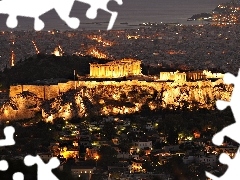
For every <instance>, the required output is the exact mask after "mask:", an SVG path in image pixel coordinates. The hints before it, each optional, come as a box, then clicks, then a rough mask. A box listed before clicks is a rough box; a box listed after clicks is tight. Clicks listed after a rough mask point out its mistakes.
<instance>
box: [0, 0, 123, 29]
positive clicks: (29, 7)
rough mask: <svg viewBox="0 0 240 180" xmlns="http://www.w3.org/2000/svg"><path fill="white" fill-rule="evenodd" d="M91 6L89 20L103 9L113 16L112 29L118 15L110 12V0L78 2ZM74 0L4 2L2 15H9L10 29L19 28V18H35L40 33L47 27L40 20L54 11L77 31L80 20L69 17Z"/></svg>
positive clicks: (7, 23)
mask: <svg viewBox="0 0 240 180" xmlns="http://www.w3.org/2000/svg"><path fill="white" fill-rule="evenodd" d="M77 1H79V2H83V3H86V4H89V5H90V6H91V7H90V8H89V10H88V11H87V13H86V16H87V17H88V18H89V19H95V18H96V17H97V11H98V9H102V10H104V11H106V12H108V13H110V14H111V19H110V22H109V25H108V29H107V30H110V29H112V27H113V25H114V23H115V20H116V18H117V15H118V13H117V12H113V11H110V10H109V9H108V8H107V5H108V3H109V1H110V0H77ZM115 1H116V2H117V3H118V4H119V5H122V4H123V2H122V0H115ZM74 2H75V1H74V0H2V1H0V14H8V15H9V17H8V18H7V22H6V25H7V26H8V27H9V28H16V27H17V26H18V20H17V17H18V16H23V17H29V18H34V29H35V30H36V31H40V30H42V29H43V28H44V27H45V24H44V22H43V21H42V20H41V19H40V18H39V17H40V16H42V15H43V14H45V13H46V12H48V11H50V10H52V9H54V10H55V11H56V12H57V14H58V15H59V17H60V18H61V19H62V20H63V21H64V22H66V24H67V25H68V26H69V27H70V28H72V29H77V28H78V27H79V25H80V20H79V19H78V18H75V17H69V15H70V12H71V10H72V7H73V4H74Z"/></svg>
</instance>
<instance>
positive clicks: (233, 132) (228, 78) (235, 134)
mask: <svg viewBox="0 0 240 180" xmlns="http://www.w3.org/2000/svg"><path fill="white" fill-rule="evenodd" d="M223 80H224V82H225V83H226V84H233V85H234V89H233V92H232V96H231V100H230V102H225V101H222V100H218V101H217V102H216V106H217V108H218V109H219V110H224V109H225V108H227V107H228V106H230V108H231V110H232V113H233V116H234V118H235V121H236V122H235V123H233V124H231V125H229V126H227V127H225V128H223V129H222V130H221V131H220V132H218V133H216V134H215V135H214V136H213V139H212V142H213V143H214V144H215V145H217V146H220V145H222V143H223V142H224V137H225V136H226V137H229V138H230V139H232V140H234V141H235V142H237V143H239V144H240V111H239V103H240V69H239V72H238V76H237V77H235V76H233V75H232V74H230V73H226V74H225V76H224V79H223ZM239 150H240V149H238V151H237V152H236V154H235V157H234V158H233V159H231V158H230V157H229V156H228V155H227V154H225V153H222V154H221V155H220V157H219V161H220V162H221V163H222V164H226V165H228V169H227V171H226V172H225V174H223V175H222V176H221V177H216V176H214V175H212V174H211V173H209V172H206V176H207V177H208V178H210V179H212V180H229V179H231V180H238V179H239V177H240V171H239V164H240V154H239V153H240V152H239Z"/></svg>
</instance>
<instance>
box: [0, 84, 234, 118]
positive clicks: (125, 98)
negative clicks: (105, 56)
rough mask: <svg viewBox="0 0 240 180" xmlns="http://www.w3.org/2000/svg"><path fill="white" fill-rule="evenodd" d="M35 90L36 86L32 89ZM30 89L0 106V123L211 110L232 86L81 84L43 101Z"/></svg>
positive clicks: (230, 90)
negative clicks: (182, 110)
mask: <svg viewBox="0 0 240 180" xmlns="http://www.w3.org/2000/svg"><path fill="white" fill-rule="evenodd" d="M36 87H37V86H36ZM32 88H33V89H28V91H23V92H20V93H19V94H16V95H15V96H14V97H11V99H10V101H9V102H7V103H5V104H4V105H3V106H2V107H0V120H17V119H23V118H30V117H34V115H35V114H36V113H39V112H42V117H43V119H45V120H46V121H52V120H53V119H55V118H58V117H61V118H64V119H66V120H67V119H71V118H74V117H83V116H88V115H89V114H91V115H93V114H96V115H117V114H128V113H135V112H140V111H143V110H148V111H151V110H157V109H164V108H168V109H183V108H185V109H200V108H206V109H214V108H215V102H216V100H217V99H221V100H226V101H228V100H229V98H230V96H231V92H232V89H233V87H232V86H231V85H226V84H223V81H222V80H218V81H215V82H211V81H199V82H182V83H176V82H130V81H126V82H123V81H122V82H111V83H110V82H98V83H96V82H94V81H93V82H85V84H80V85H79V86H78V87H76V88H69V89H67V90H66V91H65V92H60V93H59V94H58V95H56V97H53V98H51V99H47V100H46V99H43V98H42V97H39V95H38V94H34V93H33V92H34V87H32Z"/></svg>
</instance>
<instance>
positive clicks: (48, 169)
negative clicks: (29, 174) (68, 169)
mask: <svg viewBox="0 0 240 180" xmlns="http://www.w3.org/2000/svg"><path fill="white" fill-rule="evenodd" d="M24 164H25V165H26V166H33V165H34V164H37V166H38V168H37V169H38V170H37V179H38V180H46V179H49V180H58V178H57V177H56V176H55V175H54V174H53V173H52V169H55V168H57V167H58V166H59V165H60V161H59V160H58V159H57V158H56V157H53V158H51V159H50V161H49V162H48V163H47V164H45V163H44V162H43V161H42V159H41V158H40V157H39V156H38V155H37V156H35V157H34V156H31V155H28V156H26V157H25V158H24Z"/></svg>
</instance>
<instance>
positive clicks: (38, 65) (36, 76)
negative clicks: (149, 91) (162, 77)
mask: <svg viewBox="0 0 240 180" xmlns="http://www.w3.org/2000/svg"><path fill="white" fill-rule="evenodd" d="M108 61H109V60H107V59H97V58H94V57H91V56H76V55H72V56H61V57H57V56H55V55H45V54H38V55H36V56H33V57H30V58H28V59H25V60H24V61H19V62H17V63H16V65H15V66H14V67H12V68H11V69H7V68H6V69H5V70H4V71H3V72H0V89H7V88H9V86H10V85H12V84H28V83H32V82H34V81H37V80H44V79H51V78H53V79H55V78H63V79H70V80H73V79H74V70H75V71H76V74H78V75H80V76H83V75H86V74H89V73H90V65H89V63H93V62H96V63H101V64H102V63H106V62H108ZM141 68H142V73H143V74H149V75H157V74H159V72H160V70H159V68H153V67H149V66H148V65H144V64H142V67H141Z"/></svg>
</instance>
